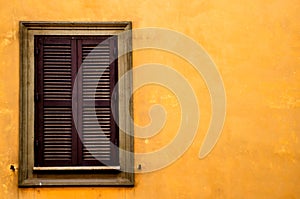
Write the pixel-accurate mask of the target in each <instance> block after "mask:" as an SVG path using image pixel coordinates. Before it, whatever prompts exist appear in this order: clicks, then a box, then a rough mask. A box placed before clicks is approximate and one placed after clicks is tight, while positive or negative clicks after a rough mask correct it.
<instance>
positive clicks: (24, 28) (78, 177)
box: [19, 21, 134, 187]
mask: <svg viewBox="0 0 300 199" xmlns="http://www.w3.org/2000/svg"><path fill="white" fill-rule="evenodd" d="M125 31H128V32H127V33H126V34H121V33H124V32H125ZM130 31H131V22H127V21H126V22H100V23H94V22H91V23H83V22H20V140H19V144H20V147H19V148H20V152H19V187H40V186H133V185H134V159H133V155H132V154H133V139H134V138H133V126H132V124H131V118H126V117H125V115H126V112H125V111H128V110H125V107H126V101H125V100H126V99H131V93H132V74H131V69H132V53H131V49H132V37H131V32H130ZM35 35H59V36H63V35H65V36H72V35H74V36H102V35H117V37H118V50H119V54H120V55H121V56H119V57H118V79H119V78H121V77H122V76H123V75H124V74H125V73H127V72H129V73H130V75H127V77H128V78H126V79H125V81H124V84H123V85H122V87H119V90H118V97H119V104H118V107H119V111H118V116H119V123H122V124H121V125H122V126H125V127H126V129H119V148H121V149H123V150H120V151H119V161H120V168H110V167H106V166H101V167H52V168H51V167H50V168H46V167H45V168H36V169H34V111H35V110H34V76H35V69H34V68H35V67H34V36H35ZM131 103H132V101H131ZM132 107H133V106H132V104H131V105H130V110H129V111H130V114H131V115H132V112H133V110H132ZM127 108H128V107H127ZM123 130H124V131H125V132H126V133H125V132H124V131H123Z"/></svg>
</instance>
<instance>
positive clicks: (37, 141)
mask: <svg viewBox="0 0 300 199" xmlns="http://www.w3.org/2000/svg"><path fill="white" fill-rule="evenodd" d="M35 147H36V148H38V147H39V140H35Z"/></svg>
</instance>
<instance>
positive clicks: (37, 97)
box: [34, 93, 39, 102]
mask: <svg viewBox="0 0 300 199" xmlns="http://www.w3.org/2000/svg"><path fill="white" fill-rule="evenodd" d="M34 100H35V101H36V102H37V101H39V93H35V95H34Z"/></svg>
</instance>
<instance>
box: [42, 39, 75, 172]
mask: <svg viewBox="0 0 300 199" xmlns="http://www.w3.org/2000/svg"><path fill="white" fill-rule="evenodd" d="M36 42H37V43H38V45H37V46H36V47H37V48H36V49H37V50H36V53H37V54H38V55H37V56H36V57H37V60H36V63H37V71H38V73H37V77H36V96H37V99H36V100H37V101H36V111H37V112H36V114H37V117H36V120H37V122H36V129H37V131H38V133H37V137H36V145H37V146H36V147H37V148H38V152H37V154H36V156H37V157H36V158H37V159H38V160H37V162H38V165H36V166H67V165H72V163H74V161H76V160H75V159H74V149H75V148H76V145H74V144H73V143H74V139H76V132H75V133H74V125H73V119H72V85H73V84H72V83H73V79H74V77H73V76H74V74H76V68H75V69H74V67H72V66H74V65H75V66H76V63H74V59H72V52H74V47H75V46H74V42H72V40H70V39H69V38H54V37H39V38H37V39H36ZM73 56H74V55H73ZM74 136H75V137H74ZM74 147H75V148H74ZM75 157H76V156H75Z"/></svg>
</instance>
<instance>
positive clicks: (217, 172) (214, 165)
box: [0, 0, 300, 199]
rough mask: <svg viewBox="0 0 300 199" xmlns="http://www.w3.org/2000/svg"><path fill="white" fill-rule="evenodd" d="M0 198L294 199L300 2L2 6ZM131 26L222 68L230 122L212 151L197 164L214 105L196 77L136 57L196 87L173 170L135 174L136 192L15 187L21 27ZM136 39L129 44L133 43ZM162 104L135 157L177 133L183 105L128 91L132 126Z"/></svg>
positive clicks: (146, 54)
mask: <svg viewBox="0 0 300 199" xmlns="http://www.w3.org/2000/svg"><path fill="white" fill-rule="evenodd" d="M0 5H1V6H0V13H1V16H0V27H1V28H0V60H1V61H0V132H1V134H0V138H1V139H0V198H4V199H6V198H9V199H10V198H11V199H15V198H24V199H29V198H49V199H50V198H64V199H68V198H72V199H75V198H172V199H173V198H174V199H175V198H178V199H179V198H193V199H194V198H211V199H215V198H274V199H275V198H278V199H279V198H280V199H283V198H291V199H292V198H293V199H294V198H300V183H299V179H300V147H299V137H300V126H299V118H300V109H299V108H300V101H299V100H300V90H299V89H300V88H299V85H300V75H299V73H300V71H299V69H300V57H299V56H300V21H299V19H300V4H299V2H298V1H296V0H290V1H283V0H266V1H261V0H252V1H238V0H230V1H227V0H218V1H217V0H191V1H183V0H174V1H161V0H151V1H148V0H138V1H129V0H110V1H103V0H87V1H79V0H75V1H63V0H52V1H50V0H49V1H35V0H30V1H18V0H12V1H8V0H5V1H4V0H1V3H0ZM126 20H128V21H132V22H133V28H144V27H163V28H168V29H173V30H176V31H179V32H182V33H183V34H185V35H187V36H189V37H191V38H192V39H193V40H195V41H197V42H198V43H199V44H201V45H202V46H203V47H204V48H205V49H206V51H207V52H208V53H209V55H210V56H211V57H212V59H213V60H214V62H215V64H216V66H217V68H218V69H219V71H220V73H221V75H222V78H223V81H224V85H225V88H226V95H227V116H226V122H225V125H224V129H223V132H222V135H221V137H220V139H219V141H218V143H217V145H216V146H215V148H214V149H213V151H212V152H211V153H210V154H209V155H208V156H207V157H206V158H204V159H199V158H198V153H199V148H200V146H201V143H202V141H203V138H204V136H205V133H206V132H207V129H208V125H209V121H210V116H211V107H210V99H209V94H208V91H207V88H206V86H205V83H204V81H203V80H202V78H201V76H199V75H195V71H194V69H192V67H190V65H189V64H188V63H187V62H186V61H184V60H182V59H180V58H178V57H176V56H174V55H171V54H168V53H166V52H162V51H155V50H141V51H137V52H134V54H133V56H134V57H133V62H134V67H138V66H139V65H141V64H144V63H149V62H151V63H153V62H156V63H162V64H166V65H169V66H171V67H173V68H175V69H176V70H178V71H179V72H180V73H181V74H182V75H183V76H184V77H185V78H187V80H188V81H189V82H190V84H191V85H192V87H193V89H194V90H195V94H196V96H197V99H198V101H199V108H200V110H201V120H200V123H199V128H198V132H197V135H196V137H195V140H194V142H193V144H192V145H191V147H190V148H189V149H188V150H187V151H186V152H185V153H184V155H183V156H182V157H181V158H180V159H178V160H177V161H176V162H174V163H173V164H171V165H170V166H168V167H166V168H164V169H161V170H158V171H155V172H151V173H147V174H137V175H136V185H135V187H134V188H95V187H94V188H35V189H33V188H26V189H19V188H18V187H17V178H18V177H17V176H18V175H17V174H18V170H16V171H15V172H12V171H11V170H10V169H9V168H10V165H11V164H14V165H16V167H18V136H19V130H18V128H19V127H18V122H19V120H18V117H19V101H18V100H19V99H18V93H19V36H18V32H19V29H18V23H19V21H126ZM134 42H135V41H133V43H134ZM156 103H160V104H162V105H164V107H165V109H166V111H167V113H168V115H167V120H166V123H165V126H164V128H163V129H162V131H161V132H160V133H159V134H158V135H156V136H154V137H153V138H149V139H138V138H136V143H135V150H136V151H137V152H140V153H145V152H150V151H153V150H157V149H160V148H161V147H163V146H164V145H166V144H167V143H169V142H170V139H171V138H172V136H174V132H176V129H177V128H179V126H178V125H177V124H178V123H179V122H180V119H181V118H180V105H179V103H178V100H177V99H176V97H175V96H174V94H173V93H171V92H170V91H169V90H167V89H165V88H163V87H160V86H157V85H148V86H144V87H142V88H140V89H139V90H137V91H136V93H135V94H134V110H135V111H134V116H135V121H136V123H137V124H140V125H146V124H147V123H149V121H150V118H149V115H148V111H149V108H150V107H151V105H153V104H156Z"/></svg>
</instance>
